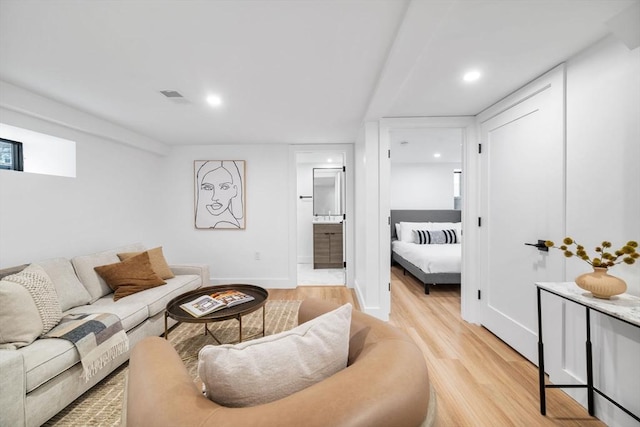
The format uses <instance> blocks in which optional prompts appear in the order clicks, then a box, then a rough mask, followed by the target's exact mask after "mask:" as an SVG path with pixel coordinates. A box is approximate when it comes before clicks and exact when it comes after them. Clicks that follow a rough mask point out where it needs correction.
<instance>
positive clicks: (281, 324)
mask: <svg viewBox="0 0 640 427" xmlns="http://www.w3.org/2000/svg"><path fill="white" fill-rule="evenodd" d="M299 306H300V301H278V300H275V301H267V304H266V313H265V316H266V318H265V329H266V334H267V335H272V334H275V333H278V332H282V331H286V330H289V329H291V328H293V327H294V326H296V325H297V323H298V307H299ZM209 330H211V331H212V332H213V333H214V335H215V336H216V338H218V340H220V342H222V343H231V342H235V341H237V340H238V321H236V320H227V321H224V322H218V323H211V324H209ZM261 332H262V310H258V311H256V312H254V313H251V314H249V315H247V316H244V317H243V318H242V335H243V336H244V337H248V336H251V335H255V334H261ZM259 336H262V335H259ZM169 341H170V342H171V343H172V344H173V346H174V347H175V349H176V350H177V351H178V354H180V356H181V357H182V359H183V361H184V364H185V366H186V367H187V370H188V371H189V373H190V374H191V376H192V377H193V378H196V376H197V368H198V351H199V350H200V348H202V347H203V346H205V345H208V344H216V342H215V341H214V340H213V338H211V337H210V336H208V335H206V336H205V335H204V334H203V325H202V324H198V323H182V324H180V325H178V326H177V327H175V328H174V329H172V330H171V331H170V332H169ZM127 370H128V363H125V364H123V365H122V366H120V367H119V368H118V369H116V370H115V371H113V372H112V373H111V374H109V376H107V377H106V378H105V379H104V380H102V381H101V382H100V383H98V384H97V385H96V386H95V387H93V388H92V389H91V390H89V391H88V392H86V393H85V394H83V395H82V396H80V397H79V398H78V399H76V400H75V401H74V402H73V403H71V404H70V405H69V406H67V407H66V408H65V409H64V410H62V412H60V413H58V414H57V415H56V416H54V417H53V418H51V419H50V420H49V421H48V422H47V423H45V424H44V425H45V426H58V427H67V426H73V427H85V426H119V425H120V413H121V410H122V399H123V396H124V384H125V378H126V375H127Z"/></svg>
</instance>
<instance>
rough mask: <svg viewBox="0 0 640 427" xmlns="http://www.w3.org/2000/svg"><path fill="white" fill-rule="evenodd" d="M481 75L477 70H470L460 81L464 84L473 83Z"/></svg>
mask: <svg viewBox="0 0 640 427" xmlns="http://www.w3.org/2000/svg"><path fill="white" fill-rule="evenodd" d="M480 76H481V74H480V71H478V70H472V71H467V72H466V73H465V74H464V76H463V77H462V79H463V80H464V81H465V82H475V81H476V80H478V79H479V78H480Z"/></svg>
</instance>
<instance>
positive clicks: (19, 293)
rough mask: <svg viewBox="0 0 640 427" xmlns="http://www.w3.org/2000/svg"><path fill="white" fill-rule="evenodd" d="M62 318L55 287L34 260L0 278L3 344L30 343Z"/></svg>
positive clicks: (15, 345)
mask: <svg viewBox="0 0 640 427" xmlns="http://www.w3.org/2000/svg"><path fill="white" fill-rule="evenodd" d="M61 318H62V310H60V303H59V302H58V296H57V294H56V290H55V287H54V286H53V283H52V282H51V279H49V276H47V274H46V273H45V271H44V270H43V269H42V267H40V266H38V265H35V264H31V265H30V266H28V267H27V268H25V269H24V270H22V271H21V272H19V273H16V274H12V275H11V276H7V277H5V278H4V279H2V280H1V281H0V348H20V347H24V346H26V345H29V344H31V343H32V342H33V341H34V340H35V339H36V338H38V337H39V336H40V335H43V334H45V333H47V332H49V330H51V328H53V327H54V326H56V325H57V324H58V322H60V319H61Z"/></svg>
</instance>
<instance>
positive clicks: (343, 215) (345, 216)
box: [342, 213, 347, 221]
mask: <svg viewBox="0 0 640 427" xmlns="http://www.w3.org/2000/svg"><path fill="white" fill-rule="evenodd" d="M342 220H343V221H346V220H347V214H346V213H344V214H342Z"/></svg>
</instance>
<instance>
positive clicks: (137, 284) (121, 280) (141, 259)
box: [95, 252, 166, 301]
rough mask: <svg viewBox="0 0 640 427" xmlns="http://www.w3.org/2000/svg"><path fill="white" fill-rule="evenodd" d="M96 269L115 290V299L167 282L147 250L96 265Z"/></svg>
mask: <svg viewBox="0 0 640 427" xmlns="http://www.w3.org/2000/svg"><path fill="white" fill-rule="evenodd" d="M95 270H96V273H98V274H99V275H100V277H102V278H103V279H104V281H105V282H107V285H109V287H110V288H111V289H113V290H114V291H115V292H114V294H113V300H114V301H117V300H119V299H120V298H124V297H126V296H128V295H131V294H135V293H136V292H140V291H144V290H145V289H150V288H155V287H156V286H160V285H164V284H165V283H166V282H165V281H164V280H162V279H161V278H160V277H158V275H157V274H156V273H155V272H154V271H153V269H152V268H151V262H150V260H149V254H148V253H146V252H142V253H141V254H140V255H136V256H133V257H131V258H129V259H127V260H124V261H122V262H117V263H115V264H108V265H101V266H99V267H95Z"/></svg>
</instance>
